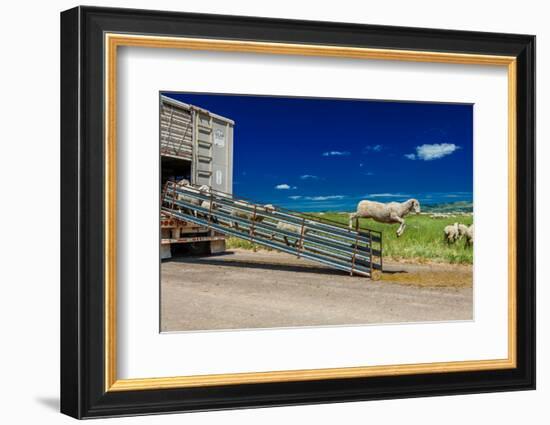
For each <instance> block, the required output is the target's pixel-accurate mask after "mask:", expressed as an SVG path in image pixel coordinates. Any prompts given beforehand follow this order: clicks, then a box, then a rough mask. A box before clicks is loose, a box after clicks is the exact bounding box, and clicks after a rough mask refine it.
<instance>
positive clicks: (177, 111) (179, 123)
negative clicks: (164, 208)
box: [160, 95, 235, 259]
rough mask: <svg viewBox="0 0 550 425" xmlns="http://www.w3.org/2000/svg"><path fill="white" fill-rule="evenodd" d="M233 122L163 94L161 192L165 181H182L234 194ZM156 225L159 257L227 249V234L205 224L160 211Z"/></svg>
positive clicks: (161, 109)
mask: <svg viewBox="0 0 550 425" xmlns="http://www.w3.org/2000/svg"><path fill="white" fill-rule="evenodd" d="M234 125H235V123H234V122H233V121H232V120H230V119H228V118H225V117H222V116H220V115H218V114H215V113H212V112H210V111H208V110H206V109H203V108H200V107H198V106H195V105H190V104H187V103H184V102H180V101H177V100H175V99H173V98H171V97H168V96H165V95H161V97H160V165H161V176H160V177H161V178H160V185H161V186H160V187H161V191H162V188H163V187H164V186H165V184H166V182H168V181H171V182H178V181H181V180H182V179H185V180H188V181H189V182H190V183H191V184H194V185H208V186H209V187H211V188H213V189H215V190H219V191H223V192H227V193H233V127H234ZM160 227H161V258H163V259H164V258H170V257H171V256H172V254H174V253H175V252H176V251H187V252H190V253H195V254H198V253H201V254H202V253H212V254H213V253H219V252H223V251H224V250H225V236H224V235H221V234H219V233H217V232H215V231H213V230H211V229H208V228H207V227H204V226H200V225H197V224H193V223H191V222H187V221H184V220H175V219H174V218H173V217H172V218H168V217H164V216H162V214H161V220H160ZM181 248H183V249H181Z"/></svg>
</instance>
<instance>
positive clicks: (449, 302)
mask: <svg viewBox="0 0 550 425" xmlns="http://www.w3.org/2000/svg"><path fill="white" fill-rule="evenodd" d="M161 269H162V273H161V276H162V279H161V281H162V283H161V297H162V299H161V315H162V317H161V327H162V330H163V331H190V330H206V329H243V328H270V327H288V326H318V325H344V324H366V323H396V322H419V321H440V320H470V319H472V314H473V313H472V301H473V299H472V298H473V291H472V284H471V279H472V269H471V266H458V265H457V266H453V265H441V264H434V265H417V264H401V263H388V262H385V264H384V269H385V273H384V274H383V275H382V277H381V279H380V280H377V281H371V280H369V279H366V278H363V277H357V276H353V277H350V276H349V275H348V274H346V273H344V272H339V271H334V270H331V269H328V268H326V267H323V266H320V265H317V264H315V263H312V262H310V261H308V260H304V259H297V258H296V257H292V256H290V255H287V254H282V253H278V252H266V251H259V252H256V253H254V252H252V251H246V250H240V249H235V250H231V251H229V252H227V253H226V254H223V255H218V256H209V257H184V258H176V259H172V260H169V261H166V262H163V263H162V268H161Z"/></svg>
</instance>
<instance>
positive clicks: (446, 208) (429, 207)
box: [422, 201, 474, 213]
mask: <svg viewBox="0 0 550 425" xmlns="http://www.w3.org/2000/svg"><path fill="white" fill-rule="evenodd" d="M473 211H474V204H473V203H472V202H469V201H458V202H447V203H441V204H424V205H422V212H439V213H449V212H473Z"/></svg>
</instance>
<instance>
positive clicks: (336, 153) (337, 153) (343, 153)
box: [323, 151, 350, 156]
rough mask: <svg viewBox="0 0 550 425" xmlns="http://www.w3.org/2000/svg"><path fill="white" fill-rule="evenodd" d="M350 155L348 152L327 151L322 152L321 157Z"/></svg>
mask: <svg viewBox="0 0 550 425" xmlns="http://www.w3.org/2000/svg"><path fill="white" fill-rule="evenodd" d="M349 154H350V153H349V152H348V151H329V152H323V156H348V155H349Z"/></svg>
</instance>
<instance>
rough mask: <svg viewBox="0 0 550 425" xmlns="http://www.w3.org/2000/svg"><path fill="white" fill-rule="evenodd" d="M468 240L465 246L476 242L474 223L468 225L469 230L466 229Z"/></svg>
mask: <svg viewBox="0 0 550 425" xmlns="http://www.w3.org/2000/svg"><path fill="white" fill-rule="evenodd" d="M464 236H466V242H465V246H471V245H473V244H474V225H473V224H472V225H471V226H470V227H468V230H466V234H465V235H464Z"/></svg>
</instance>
